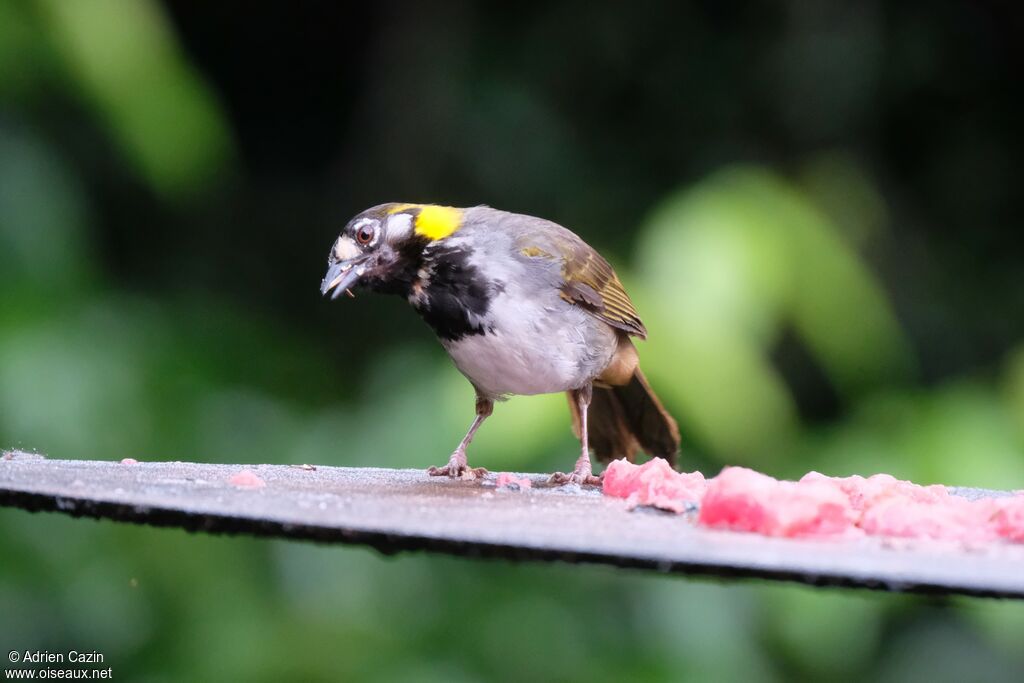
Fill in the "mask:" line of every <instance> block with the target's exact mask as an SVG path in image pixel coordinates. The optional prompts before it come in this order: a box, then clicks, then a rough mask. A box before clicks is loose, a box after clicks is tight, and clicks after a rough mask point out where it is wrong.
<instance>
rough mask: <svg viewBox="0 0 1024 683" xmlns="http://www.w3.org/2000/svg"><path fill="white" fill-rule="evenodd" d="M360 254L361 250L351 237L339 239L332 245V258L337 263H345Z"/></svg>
mask: <svg viewBox="0 0 1024 683" xmlns="http://www.w3.org/2000/svg"><path fill="white" fill-rule="evenodd" d="M362 253H363V252H362V250H361V249H360V248H359V247H357V246H356V243H355V242H354V241H352V238H351V237H348V236H342V237H339V238H338V241H337V242H335V243H334V258H335V259H337V260H338V261H347V260H349V259H353V258H355V257H356V256H359V255H360V254H362Z"/></svg>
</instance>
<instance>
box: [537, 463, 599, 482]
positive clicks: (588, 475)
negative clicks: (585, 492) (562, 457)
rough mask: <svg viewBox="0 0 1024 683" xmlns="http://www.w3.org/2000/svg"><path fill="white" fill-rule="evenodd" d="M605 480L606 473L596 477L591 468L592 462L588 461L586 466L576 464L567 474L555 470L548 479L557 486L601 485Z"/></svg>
mask: <svg viewBox="0 0 1024 683" xmlns="http://www.w3.org/2000/svg"><path fill="white" fill-rule="evenodd" d="M602 482H604V473H603V472H602V473H601V475H600V476H597V477H595V476H594V473H593V471H592V470H591V469H590V463H587V465H586V467H580V466H579V465H577V466H576V469H574V470H573V471H572V472H571V473H569V474H566V473H564V472H555V473H554V474H552V475H551V477H550V478H549V479H548V483H549V484H554V485H555V486H564V485H566V484H579V485H580V486H600V485H601V484H602Z"/></svg>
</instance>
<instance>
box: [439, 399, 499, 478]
mask: <svg viewBox="0 0 1024 683" xmlns="http://www.w3.org/2000/svg"><path fill="white" fill-rule="evenodd" d="M493 410H494V401H492V400H491V399H489V398H483V397H482V396H479V395H477V397H476V419H474V420H473V424H471V425H470V426H469V431H468V432H466V436H464V437H462V441H460V442H459V447H458V448H456V449H455V452H454V453H452V457H450V458H449V459H448V464H447V465H445V466H444V467H430V468H428V469H427V474H429V475H430V476H432V477H451V478H452V479H459V478H461V479H476V478H477V477H482V476H484V475H485V474H487V470H486V469H484V468H483V467H470V466H469V463H467V462H466V446H468V445H469V443H470V442H471V441H472V440H473V435H474V434H476V430H477V429H479V428H480V425H482V424H483V423H484V420H486V419H487V418H488V417H490V415H491V412H493Z"/></svg>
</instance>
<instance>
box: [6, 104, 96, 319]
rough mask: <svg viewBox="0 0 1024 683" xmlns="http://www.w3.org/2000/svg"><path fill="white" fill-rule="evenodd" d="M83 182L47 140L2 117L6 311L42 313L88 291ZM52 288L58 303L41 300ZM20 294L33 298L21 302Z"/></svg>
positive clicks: (88, 255)
mask: <svg viewBox="0 0 1024 683" xmlns="http://www.w3.org/2000/svg"><path fill="white" fill-rule="evenodd" d="M87 222H88V212H87V205H86V200H85V197H84V196H83V194H82V189H81V187H80V185H79V183H78V179H77V178H75V177H74V176H73V175H72V174H71V173H70V172H69V170H68V169H67V168H66V167H65V166H64V164H63V162H62V161H61V159H60V158H59V157H58V156H57V155H56V154H55V153H54V152H53V150H51V149H50V148H49V147H48V146H47V145H46V144H45V143H44V142H42V141H41V140H39V139H38V138H36V137H35V136H34V135H32V134H30V133H28V132H27V131H24V130H19V129H14V128H12V127H11V126H9V125H5V123H3V122H0V272H2V273H3V275H4V278H5V282H4V286H3V289H4V295H5V298H6V297H8V296H9V297H11V299H10V302H11V303H10V304H9V305H5V306H4V307H3V309H2V311H0V322H2V321H3V318H4V317H6V316H12V315H15V314H19V315H22V314H30V315H33V316H37V315H38V314H39V313H40V312H42V310H46V308H49V307H52V305H53V303H54V302H55V301H62V300H64V301H66V300H69V299H70V300H75V299H77V298H78V297H80V296H81V295H82V294H83V293H85V289H86V286H87V284H88V280H89V279H90V276H91V275H92V273H91V272H90V271H91V266H92V258H93V254H92V253H90V250H89V246H88V238H89V237H90V235H89V233H88V231H87ZM41 295H46V297H45V299H47V300H48V303H49V304H50V306H41V303H42V302H41V298H42V297H41ZM20 299H23V301H24V302H28V304H29V305H22V306H17V307H16V306H15V304H17V303H21V302H19V300H20Z"/></svg>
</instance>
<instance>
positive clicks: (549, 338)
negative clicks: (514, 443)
mask: <svg viewBox="0 0 1024 683" xmlns="http://www.w3.org/2000/svg"><path fill="white" fill-rule="evenodd" d="M616 343H617V340H616V336H615V332H614V331H613V330H612V329H611V328H610V327H608V326H607V325H605V324H604V323H602V322H601V321H599V320H597V319H595V318H593V317H591V316H589V315H587V314H586V313H585V312H583V311H581V310H579V309H578V308H576V307H575V306H572V305H570V304H568V303H566V302H564V301H562V300H560V299H558V298H557V297H552V298H551V299H550V300H549V301H537V300H521V299H520V300H514V299H511V298H510V297H508V296H507V295H505V294H502V295H499V296H497V297H495V299H494V300H493V302H492V306H491V308H490V311H489V314H488V316H487V320H486V325H485V330H484V332H483V333H481V334H475V335H466V336H463V337H461V338H459V339H457V340H444V339H442V344H443V345H444V347H445V349H447V351H448V353H449V355H451V357H452V360H453V361H454V362H455V365H456V367H458V369H459V370H460V371H461V372H462V374H464V375H465V376H466V377H467V378H468V379H469V380H470V381H471V382H472V383H473V384H474V385H475V386H476V387H477V388H478V389H479V390H480V391H482V392H483V393H485V394H487V395H488V396H490V397H493V398H499V397H503V396H507V395H513V394H518V395H532V394H548V393H554V392H559V391H567V390H569V389H577V388H580V387H582V386H583V385H585V384H587V383H588V382H590V381H591V380H593V379H594V377H596V376H597V375H599V374H601V372H602V371H603V370H604V369H605V368H606V367H607V366H608V364H609V362H610V361H611V358H612V355H613V354H614V351H615V346H616Z"/></svg>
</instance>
